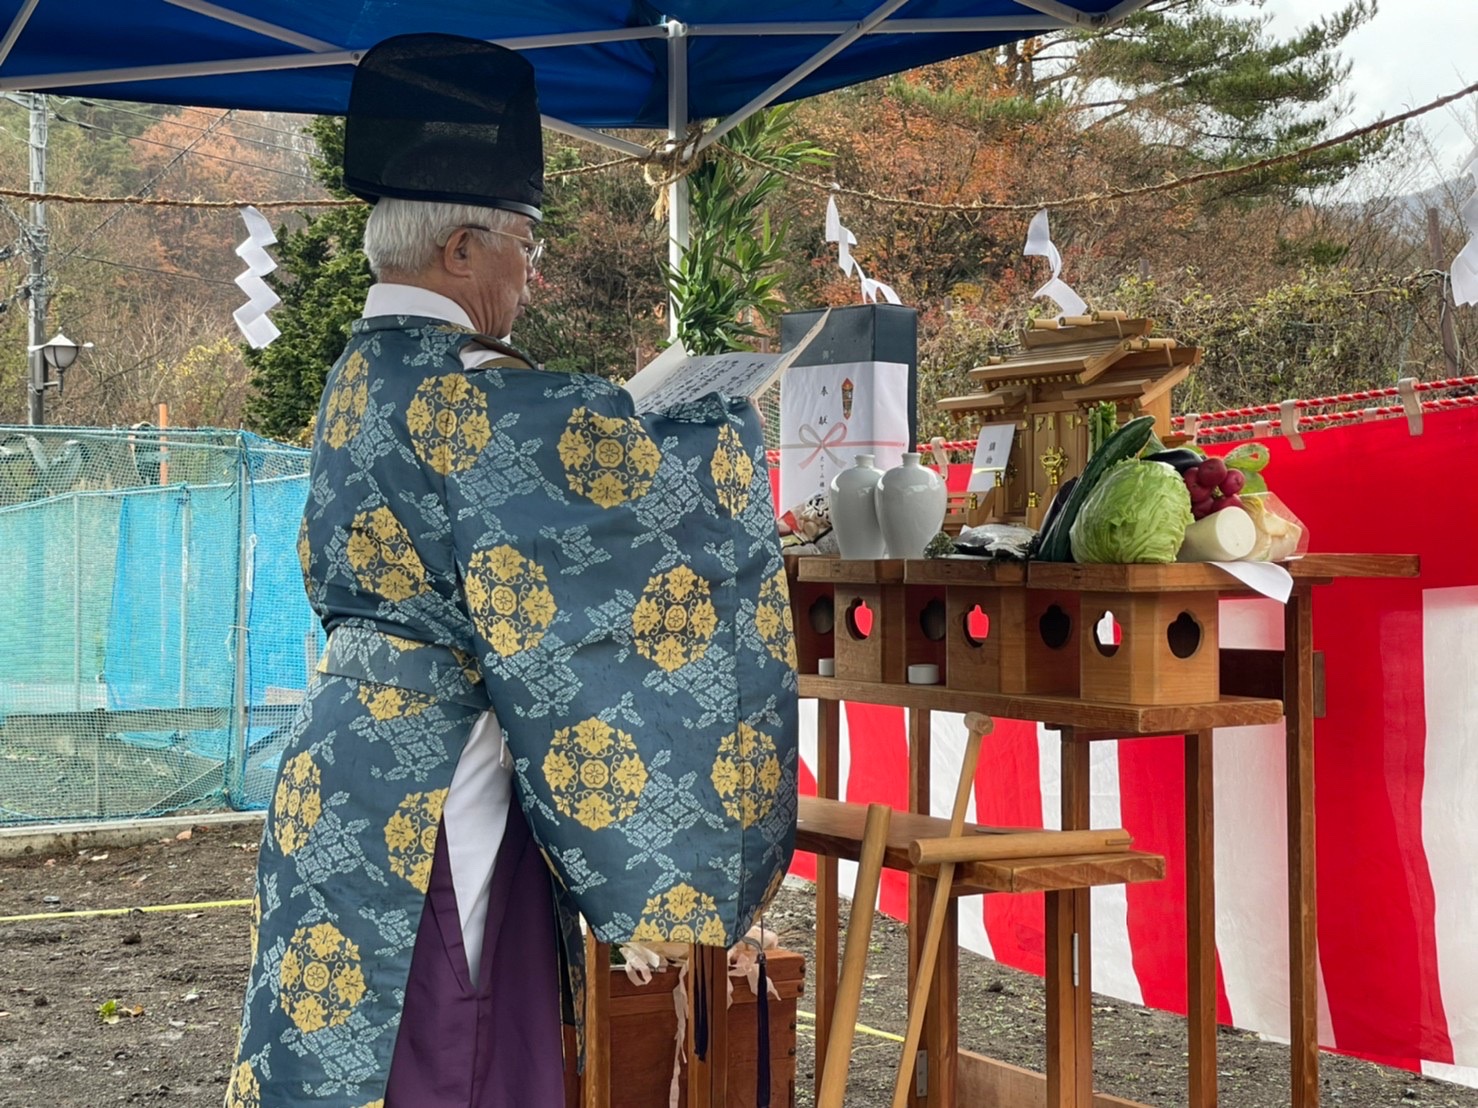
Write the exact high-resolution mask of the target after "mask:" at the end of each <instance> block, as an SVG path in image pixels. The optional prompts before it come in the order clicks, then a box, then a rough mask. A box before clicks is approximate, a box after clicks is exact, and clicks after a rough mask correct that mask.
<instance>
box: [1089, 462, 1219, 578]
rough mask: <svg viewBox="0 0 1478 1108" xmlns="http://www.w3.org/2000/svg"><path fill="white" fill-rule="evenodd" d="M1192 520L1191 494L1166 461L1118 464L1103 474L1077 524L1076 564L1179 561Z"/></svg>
mask: <svg viewBox="0 0 1478 1108" xmlns="http://www.w3.org/2000/svg"><path fill="white" fill-rule="evenodd" d="M1190 524H1191V498H1190V496H1189V495H1188V494H1187V493H1186V489H1185V482H1184V481H1183V480H1182V479H1181V477H1180V474H1178V473H1176V472H1175V470H1174V469H1173V468H1172V467H1171V466H1168V465H1166V464H1165V463H1164V462H1136V461H1127V462H1120V463H1119V464H1118V465H1116V466H1114V467H1113V469H1111V470H1109V471H1108V472H1107V473H1106V474H1104V476H1103V479H1102V480H1101V481H1099V482H1098V484H1097V486H1095V487H1094V489H1093V491H1092V492H1091V493H1090V494H1089V495H1088V499H1087V500H1086V501H1084V502H1083V509H1082V511H1080V512H1079V513H1078V518H1077V519H1076V520H1075V521H1074V522H1073V526H1072V530H1071V531H1070V532H1069V538H1070V539H1071V540H1072V549H1073V560H1074V561H1078V562H1163V563H1169V562H1173V561H1175V555H1176V553H1177V552H1178V551H1179V550H1180V544H1181V541H1182V540H1183V539H1184V538H1185V529H1186V528H1187V527H1189V526H1190Z"/></svg>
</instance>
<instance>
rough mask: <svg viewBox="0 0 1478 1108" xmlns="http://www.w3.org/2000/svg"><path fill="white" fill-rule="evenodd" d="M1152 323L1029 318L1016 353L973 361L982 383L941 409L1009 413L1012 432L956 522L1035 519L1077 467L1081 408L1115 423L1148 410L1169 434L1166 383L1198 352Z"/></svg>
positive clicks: (997, 418)
mask: <svg viewBox="0 0 1478 1108" xmlns="http://www.w3.org/2000/svg"><path fill="white" fill-rule="evenodd" d="M1153 330H1154V321H1153V320H1150V319H1130V318H1128V317H1127V316H1126V314H1125V313H1123V312H1096V313H1094V314H1093V315H1091V316H1065V317H1062V318H1059V319H1038V320H1033V321H1032V326H1031V327H1030V328H1029V329H1028V330H1027V331H1026V332H1025V333H1024V334H1023V335H1022V344H1023V346H1024V349H1023V350H1022V352H1021V353H1019V354H1012V355H1009V356H1005V357H1001V358H996V359H992V362H991V364H989V365H985V366H980V367H978V368H976V369H972V370H971V371H970V376H971V377H972V378H973V379H974V380H975V381H976V382H977V383H978V384H979V386H980V388H981V391H980V392H978V393H971V394H970V395H968V396H957V397H952V398H950V399H947V400H942V401H940V402H939V407H940V409H941V410H943V411H946V412H949V413H950V414H951V415H952V416H955V417H957V418H972V419H975V420H976V421H977V422H978V423H982V424H983V423H1009V422H1013V421H1014V422H1015V423H1016V438H1015V441H1014V442H1013V444H1012V448H1011V454H1010V458H1009V459H1008V462H1007V465H1006V469H1005V471H1004V472H1002V473H998V474H997V475H996V481H997V485H996V487H995V488H994V489H992V490H991V491H990V492H988V493H984V494H978V495H976V497H975V499H974V502H973V507H971V506H969V505H968V504H967V505H965V506H964V507H965V510H964V511H963V513H962V520H961V522H965V523H969V524H978V523H985V522H988V521H1004V522H1012V523H1021V522H1025V523H1028V524H1029V525H1033V526H1035V525H1036V524H1037V523H1039V522H1040V519H1041V516H1042V514H1043V513H1045V511H1046V509H1047V505H1048V504H1050V503H1051V501H1052V497H1053V496H1054V495H1055V494H1056V492H1057V487H1058V486H1059V485H1060V484H1062V482H1064V481H1066V480H1068V479H1069V478H1071V477H1075V476H1077V475H1078V474H1079V473H1081V472H1082V471H1083V466H1084V464H1085V463H1086V462H1087V460H1088V452H1089V444H1088V415H1089V411H1090V410H1091V409H1093V408H1096V407H1097V406H1098V405H1099V404H1102V403H1104V402H1105V401H1107V402H1110V403H1112V404H1114V406H1115V407H1116V408H1117V409H1118V413H1117V414H1118V422H1120V423H1123V422H1124V421H1125V420H1128V419H1131V418H1134V417H1135V416H1140V415H1153V416H1154V417H1155V429H1156V431H1157V432H1158V433H1159V434H1160V435H1161V436H1162V437H1163V436H1164V435H1168V434H1169V433H1170V390H1171V388H1173V387H1174V386H1175V385H1178V384H1179V383H1180V382H1181V381H1184V380H1185V379H1186V377H1187V375H1189V373H1190V371H1191V369H1192V368H1193V367H1194V366H1195V365H1196V364H1197V363H1198V362H1199V361H1200V358H1201V353H1200V351H1199V350H1198V349H1197V348H1196V347H1194V346H1184V345H1182V344H1180V343H1178V342H1176V340H1175V339H1173V338H1168V337H1158V336H1153V335H1152V334H1151V332H1152V331H1153Z"/></svg>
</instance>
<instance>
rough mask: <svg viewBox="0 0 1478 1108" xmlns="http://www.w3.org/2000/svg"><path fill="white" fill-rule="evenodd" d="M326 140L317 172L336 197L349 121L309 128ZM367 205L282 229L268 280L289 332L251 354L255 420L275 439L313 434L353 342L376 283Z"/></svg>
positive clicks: (325, 120)
mask: <svg viewBox="0 0 1478 1108" xmlns="http://www.w3.org/2000/svg"><path fill="white" fill-rule="evenodd" d="M308 130H309V133H310V134H312V136H313V137H314V139H315V140H316V141H317V143H318V155H317V156H316V157H315V158H313V159H312V164H313V174H314V176H316V177H317V178H318V180H319V181H321V182H322V183H323V185H324V187H325V188H327V189H328V190H329V192H330V193H332V194H333V195H334V196H336V197H341V198H347V197H349V196H351V195H352V194H351V193H350V192H349V191H348V190H346V189H345V188H344V173H343V165H344V121H343V120H342V119H340V118H337V117H333V116H321V117H318V118H316V119H314V120H313V121H312V122H311V123H310V124H309V126H308ZM368 218H369V208H368V207H367V206H352V207H343V208H330V209H328V210H326V211H325V212H323V213H322V214H320V215H316V216H310V217H309V218H308V219H307V222H306V225H305V226H304V227H302V228H301V229H299V230H296V231H287V232H284V231H282V230H281V229H279V231H278V246H277V258H278V269H277V270H276V272H274V273H273V274H272V275H271V276H270V277H268V278H267V280H268V283H269V284H271V285H272V286H273V288H274V289H275V290H276V291H277V294H278V295H279V296H281V297H282V305H281V306H280V307H278V308H275V309H273V312H272V319H273V322H275V323H276V324H277V326H278V327H279V328H280V329H281V331H282V335H281V337H279V338H278V339H277V340H276V341H275V342H273V343H272V345H271V346H268V347H266V348H264V349H262V350H251V349H246V350H245V351H244V356H245V358H246V363H247V365H248V366H249V367H250V369H251V387H252V395H251V398H250V399H249V400H248V401H247V405H246V418H247V423H248V425H249V426H250V427H252V428H253V429H254V430H257V431H260V432H261V433H262V434H264V435H270V436H272V437H274V438H282V439H298V440H302V439H305V438H306V437H307V431H308V429H309V427H310V425H311V423H312V420H313V415H314V413H315V412H316V411H317V409H318V401H319V397H320V396H321V395H322V393H323V381H324V377H325V376H326V375H327V373H328V369H329V367H330V366H331V365H333V363H334V361H335V360H336V359H337V358H338V356H339V354H340V353H342V351H343V349H344V344H345V343H346V342H347V341H348V339H349V325H350V324H351V323H353V322H354V320H355V319H357V318H358V317H359V313H360V311H361V310H362V308H363V306H364V298H365V295H366V293H368V291H369V287H370V284H371V281H372V277H371V275H370V270H369V263H368V262H367V261H366V260H365V257H364V251H363V250H362V249H361V244H362V243H363V241H364V225H365V221H366V220H367V219H368Z"/></svg>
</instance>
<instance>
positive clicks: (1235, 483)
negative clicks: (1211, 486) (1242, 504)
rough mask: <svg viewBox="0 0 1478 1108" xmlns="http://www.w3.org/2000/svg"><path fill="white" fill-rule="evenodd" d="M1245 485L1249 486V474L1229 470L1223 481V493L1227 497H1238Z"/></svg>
mask: <svg viewBox="0 0 1478 1108" xmlns="http://www.w3.org/2000/svg"><path fill="white" fill-rule="evenodd" d="M1245 484H1247V474H1245V473H1243V472H1242V471H1241V470H1240V469H1229V470H1227V475H1226V476H1225V477H1223V478H1222V479H1221V491H1222V492H1224V493H1225V494H1226V495H1227V496H1236V495H1237V494H1238V493H1239V492H1241V491H1242V486H1243V485H1245Z"/></svg>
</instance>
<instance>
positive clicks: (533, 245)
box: [447, 223, 544, 269]
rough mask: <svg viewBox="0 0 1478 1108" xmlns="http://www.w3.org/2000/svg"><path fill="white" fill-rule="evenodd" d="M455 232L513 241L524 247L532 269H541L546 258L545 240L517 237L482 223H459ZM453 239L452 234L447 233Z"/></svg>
mask: <svg viewBox="0 0 1478 1108" xmlns="http://www.w3.org/2000/svg"><path fill="white" fill-rule="evenodd" d="M452 230H453V231H484V232H486V233H487V234H489V235H502V236H503V237H504V238H505V239H512V240H513V241H514V242H516V243H518V244H519V245H520V246H522V247H523V259H524V261H525V262H526V263H527V264H528V267H529V268H530V269H537V268H538V267H539V259H540V258H542V257H543V256H544V240H543V239H526V238H524V237H523V236H522V235H515V234H514V233H513V232H512V231H499V230H497V229H496V228H494V227H484V226H483V225H482V224H481V223H459V224H457V226H455V227H453V228H452ZM447 237H448V238H450V237H451V233H450V232H448V233H447Z"/></svg>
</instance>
